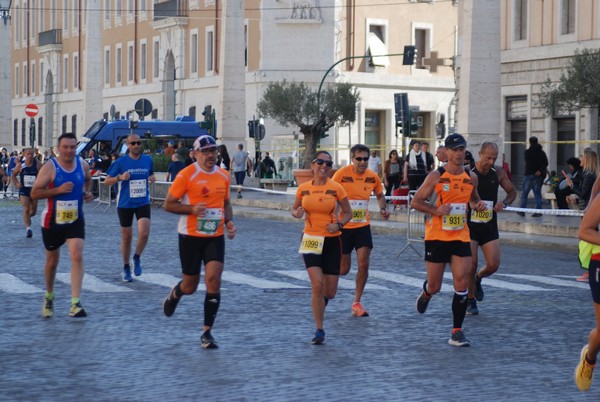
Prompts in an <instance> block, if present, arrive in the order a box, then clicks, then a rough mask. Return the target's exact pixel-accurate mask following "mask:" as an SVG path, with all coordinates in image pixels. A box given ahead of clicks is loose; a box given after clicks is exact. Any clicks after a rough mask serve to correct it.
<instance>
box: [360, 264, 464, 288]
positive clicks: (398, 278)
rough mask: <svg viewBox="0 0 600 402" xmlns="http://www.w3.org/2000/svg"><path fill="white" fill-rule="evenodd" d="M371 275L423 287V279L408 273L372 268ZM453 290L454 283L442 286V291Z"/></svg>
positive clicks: (371, 276)
mask: <svg viewBox="0 0 600 402" xmlns="http://www.w3.org/2000/svg"><path fill="white" fill-rule="evenodd" d="M369 277H370V278H377V279H383V280H386V281H390V282H394V283H399V284H401V285H407V286H412V287H415V288H419V289H423V279H419V278H413V277H412V276H407V275H402V274H394V273H391V272H385V271H377V270H372V269H370V270H369ZM452 290H453V289H452V284H450V287H448V286H442V290H441V291H442V292H451V291H452Z"/></svg>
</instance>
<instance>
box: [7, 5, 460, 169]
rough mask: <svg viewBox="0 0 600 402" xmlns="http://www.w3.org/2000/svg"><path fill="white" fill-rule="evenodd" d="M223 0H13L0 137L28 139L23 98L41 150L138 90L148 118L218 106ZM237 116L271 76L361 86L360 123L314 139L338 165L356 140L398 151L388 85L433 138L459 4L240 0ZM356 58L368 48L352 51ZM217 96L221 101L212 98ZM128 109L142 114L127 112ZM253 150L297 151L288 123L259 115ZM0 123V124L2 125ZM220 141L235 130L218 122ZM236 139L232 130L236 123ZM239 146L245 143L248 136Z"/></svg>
mask: <svg viewBox="0 0 600 402" xmlns="http://www.w3.org/2000/svg"><path fill="white" fill-rule="evenodd" d="M222 6H223V3H222V0H168V1H156V0H155V1H152V0H88V1H82V0H13V4H12V11H11V12H12V26H11V44H12V62H11V64H12V69H11V70H12V71H11V73H12V94H11V98H12V118H11V121H10V132H9V133H6V134H5V133H4V132H2V135H1V136H0V143H1V144H0V145H3V146H7V147H9V148H11V149H12V148H21V147H23V146H26V145H28V144H29V126H30V119H29V118H28V117H27V116H26V115H25V112H24V109H25V106H26V105H27V104H30V103H35V104H36V105H37V106H38V107H39V110H40V111H39V114H38V115H37V116H36V117H35V119H34V120H35V125H36V133H37V135H36V143H35V145H36V146H40V147H41V148H47V147H49V146H51V145H53V143H54V142H55V140H56V138H57V137H58V136H59V135H60V134H61V133H63V132H74V133H76V134H77V135H78V136H79V137H81V136H82V135H83V134H84V133H85V131H86V129H87V128H88V127H89V126H90V125H91V124H92V123H93V121H95V120H97V119H102V118H105V119H111V118H122V117H127V116H129V115H130V114H132V113H134V112H133V110H134V104H135V102H136V101H137V100H138V99H141V98H145V99H148V100H149V101H150V102H151V103H152V105H153V110H152V113H151V114H150V115H149V116H146V117H145V118H146V119H159V120H172V119H174V118H175V116H179V115H192V116H195V117H196V119H197V120H202V115H201V114H200V113H201V111H202V110H204V107H205V106H206V105H212V106H213V107H214V108H215V109H216V113H217V121H219V120H220V119H226V118H227V111H225V116H224V115H223V111H222V110H220V107H221V106H220V100H221V99H222V98H221V97H220V92H219V91H221V90H222V89H223V88H222V87H223V86H224V85H223V84H220V74H221V70H222V66H221V64H222V63H223V61H222V60H224V58H225V60H227V57H228V55H227V54H221V52H222V51H223V50H222V42H223V40H224V39H223V38H224V36H223V32H222V27H223V25H224V20H223V18H224V15H223V7H222ZM243 7H244V11H243V16H244V17H243V24H244V27H243V29H240V32H243V33H244V43H245V49H244V57H243V60H244V68H243V71H244V73H243V74H244V77H243V80H244V81H245V104H246V106H245V114H246V119H248V120H250V119H252V118H253V115H255V114H256V111H255V109H256V103H257V101H258V99H260V97H261V94H262V93H263V92H264V90H265V88H266V87H267V85H268V84H269V83H270V82H277V81H282V80H284V79H285V80H288V81H297V82H300V81H303V82H306V83H308V84H309V85H311V86H313V87H314V88H315V89H316V88H317V87H318V86H319V83H320V82H321V79H322V78H323V77H324V74H325V73H326V72H327V71H328V69H329V68H330V67H331V66H332V65H333V64H335V63H336V62H338V61H340V60H342V59H344V58H346V57H354V58H353V59H351V60H348V61H344V62H342V63H339V64H338V65H337V66H336V67H334V68H333V69H332V70H331V71H330V73H329V74H328V76H327V77H325V85H327V84H328V83H332V82H350V83H352V84H353V85H354V86H355V87H356V88H357V89H358V91H359V92H360V94H361V100H360V104H359V106H358V108H359V109H358V113H357V116H358V117H357V120H356V122H355V123H353V124H352V125H351V126H350V127H335V128H334V129H331V130H330V132H329V136H328V137H327V138H325V139H323V141H322V143H321V146H322V147H323V148H327V149H330V150H332V151H334V153H335V155H336V159H337V161H338V163H340V164H343V163H347V162H348V149H349V145H352V144H355V143H357V142H361V143H366V144H368V145H370V146H372V147H374V148H376V149H378V150H380V151H381V152H382V153H383V154H385V155H384V157H382V159H385V158H387V153H388V152H389V151H390V150H391V149H392V148H402V145H403V144H402V143H403V137H402V135H398V134H399V132H398V129H397V128H396V118H395V106H394V94H396V93H403V92H404V93H408V99H409V103H410V105H411V108H412V109H413V118H414V122H415V123H416V124H417V126H418V130H417V132H416V133H415V134H414V135H415V136H417V137H420V138H424V139H428V140H429V141H430V142H431V143H432V148H433V147H434V146H435V144H434V143H435V141H436V123H437V122H438V121H440V120H441V119H443V120H444V122H445V125H446V126H447V127H451V126H452V125H453V122H452V120H453V117H452V116H453V115H454V107H455V106H454V93H455V82H454V71H453V68H452V61H453V60H454V57H455V55H456V49H457V42H458V38H457V24H458V7H457V2H456V1H452V2H449V1H436V0H425V1H424V0H401V1H399V0H394V1H392V0H389V1H388V0H384V1H380V2H378V3H377V5H373V6H371V5H369V4H368V3H365V2H358V1H356V0H344V1H342V0H262V1H261V0H248V1H244V2H243ZM405 45H415V46H416V47H417V49H418V51H419V57H417V63H416V65H414V66H405V65H403V64H402V60H403V57H402V56H401V55H400V56H384V57H371V56H373V55H375V56H377V55H382V54H401V53H402V52H403V49H404V46H405ZM357 56H364V58H358V57H357ZM221 104H222V101H221ZM135 118H136V119H137V118H138V116H137V115H135ZM264 123H265V126H266V129H267V135H266V137H265V139H264V140H263V141H262V143H261V148H262V150H263V151H264V150H267V151H271V152H273V153H275V155H276V157H281V158H284V157H286V156H294V155H297V150H298V148H299V146H300V142H301V140H302V138H297V136H295V135H294V134H295V132H297V131H298V130H297V128H295V127H280V126H277V125H275V124H274V123H273V122H271V121H268V120H267V121H265V122H264ZM3 124H5V123H3ZM217 136H218V137H219V138H220V139H221V140H222V141H224V142H227V140H228V136H232V134H231V133H226V132H218V133H217ZM233 137H236V138H240V134H239V133H235V135H234V136H233ZM243 137H244V138H246V141H247V147H246V149H248V150H249V151H251V152H252V151H253V149H254V141H251V140H250V139H248V138H247V137H248V135H247V132H246V133H244V136H243Z"/></svg>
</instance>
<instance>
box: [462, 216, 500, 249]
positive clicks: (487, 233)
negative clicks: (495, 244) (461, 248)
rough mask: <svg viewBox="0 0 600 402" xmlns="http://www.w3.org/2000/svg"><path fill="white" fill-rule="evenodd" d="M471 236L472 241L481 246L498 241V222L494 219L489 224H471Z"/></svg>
mask: <svg viewBox="0 0 600 402" xmlns="http://www.w3.org/2000/svg"><path fill="white" fill-rule="evenodd" d="M469 235H470V236H471V240H472V241H476V242H477V243H478V244H479V245H480V246H483V245H484V244H485V243H487V242H490V241H492V240H498V239H499V238H500V233H499V232H498V222H497V221H496V220H495V219H494V220H492V221H490V222H488V223H471V222H469Z"/></svg>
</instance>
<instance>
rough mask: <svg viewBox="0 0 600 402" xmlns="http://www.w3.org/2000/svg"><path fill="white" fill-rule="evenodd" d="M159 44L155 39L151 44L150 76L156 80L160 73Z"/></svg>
mask: <svg viewBox="0 0 600 402" xmlns="http://www.w3.org/2000/svg"><path fill="white" fill-rule="evenodd" d="M159 51H160V42H159V41H158V39H155V40H154V42H153V43H152V74H153V75H152V76H153V77H154V78H158V74H159V72H160V54H159Z"/></svg>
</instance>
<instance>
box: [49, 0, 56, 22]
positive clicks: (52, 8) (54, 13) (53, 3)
mask: <svg viewBox="0 0 600 402" xmlns="http://www.w3.org/2000/svg"><path fill="white" fill-rule="evenodd" d="M50 7H51V10H50V11H51V13H52V14H50V28H52V29H57V28H58V26H57V25H56V13H57V12H58V11H57V9H56V0H52V3H51V5H50Z"/></svg>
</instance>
